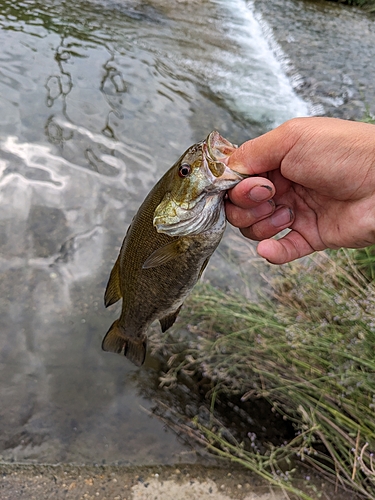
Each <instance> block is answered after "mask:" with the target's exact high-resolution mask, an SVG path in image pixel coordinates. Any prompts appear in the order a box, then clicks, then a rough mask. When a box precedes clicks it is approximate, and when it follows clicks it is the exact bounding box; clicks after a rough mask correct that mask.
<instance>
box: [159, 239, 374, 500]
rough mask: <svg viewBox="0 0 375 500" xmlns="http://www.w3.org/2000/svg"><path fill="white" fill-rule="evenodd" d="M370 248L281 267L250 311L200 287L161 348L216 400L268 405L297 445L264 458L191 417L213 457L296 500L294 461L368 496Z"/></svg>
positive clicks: (247, 442)
mask: <svg viewBox="0 0 375 500" xmlns="http://www.w3.org/2000/svg"><path fill="white" fill-rule="evenodd" d="M373 253H374V252H373V249H369V250H368V251H366V252H365V253H363V251H362V252H353V251H340V252H338V253H335V254H334V256H330V255H328V254H324V253H323V254H320V255H318V256H316V257H315V258H314V259H312V260H310V261H308V262H307V263H305V264H298V263H294V264H291V265H289V266H285V267H284V268H283V272H282V274H281V275H278V276H277V277H275V278H274V279H272V280H271V281H270V285H271V290H272V291H271V293H270V294H269V296H267V297H261V298H260V299H259V301H257V302H251V301H249V300H248V299H247V298H246V297H244V296H242V295H239V294H236V293H225V292H223V291H221V290H219V289H217V288H214V287H212V286H210V285H209V284H207V283H206V284H202V285H200V286H199V287H198V288H197V289H196V291H195V292H194V293H193V295H192V297H191V298H190V299H189V303H188V304H187V307H185V308H184V311H185V312H184V313H183V316H182V321H183V323H184V324H185V327H186V328H187V329H188V330H189V331H190V332H191V333H192V335H190V336H186V335H185V336H184V337H182V334H180V333H179V332H182V331H183V329H181V323H180V329H179V330H177V329H176V330H175V331H174V332H173V333H172V334H171V335H169V336H168V337H167V338H165V339H164V342H165V343H164V346H163V348H164V350H165V349H166V350H167V352H168V353H169V355H170V363H169V364H170V370H169V371H168V372H167V373H166V374H165V375H164V377H163V379H162V383H163V384H165V385H169V386H173V384H174V383H175V382H176V380H177V379H178V376H179V374H181V373H184V374H188V375H189V376H194V375H197V374H199V376H201V377H202V376H203V377H205V378H207V379H209V380H211V381H212V384H213V385H214V390H213V391H212V393H211V397H212V405H211V406H212V411H213V419H212V422H215V414H214V408H215V398H216V397H217V395H218V394H223V393H226V394H229V395H233V394H235V395H240V396H241V397H242V400H247V399H249V398H260V397H261V398H265V399H267V400H268V401H269V402H270V403H271V405H272V407H273V408H274V410H275V411H277V412H280V413H281V414H282V415H283V417H284V418H285V419H287V420H289V421H290V422H292V423H293V425H294V428H295V437H294V438H293V439H292V440H290V442H287V443H284V444H283V445H282V446H280V447H274V446H269V448H268V450H267V451H266V452H265V453H260V452H259V450H256V449H253V448H252V443H251V439H250V437H248V436H244V437H243V439H242V440H241V442H238V441H237V440H236V439H234V438H233V437H231V438H228V435H229V433H228V432H225V429H223V428H222V427H220V426H218V425H217V423H216V424H212V425H211V426H210V425H207V423H202V422H200V420H199V418H198V417H196V419H195V420H194V425H195V428H196V429H197V430H198V431H199V436H200V439H201V440H203V441H204V442H205V443H206V445H207V446H208V447H209V449H211V450H212V451H215V452H216V453H217V454H219V455H220V456H224V457H226V458H230V459H231V460H235V461H237V462H240V463H241V464H242V465H245V466H246V467H248V468H250V469H251V470H253V471H255V472H257V473H258V474H260V475H262V476H263V477H265V478H267V479H268V480H269V481H270V482H271V483H272V484H276V485H278V486H280V487H282V488H284V489H285V490H286V491H289V492H292V493H294V494H295V495H297V496H298V497H299V498H304V499H308V498H310V497H309V496H308V495H307V494H306V493H304V492H302V491H300V490H298V488H296V487H295V486H294V483H293V479H292V478H293V465H292V464H293V463H295V461H296V460H301V461H303V462H304V463H305V464H308V465H309V466H312V467H314V468H315V469H317V470H319V471H320V472H322V473H323V474H325V475H327V476H328V477H329V478H331V479H332V480H333V481H336V482H337V484H341V485H344V486H346V487H349V488H351V489H352V490H353V491H355V492H357V493H359V494H361V495H363V497H365V498H372V499H373V498H374V497H375V465H374V463H373V451H374V450H375V418H374V417H375V355H374V354H375V287H374V285H373V283H372V282H371V278H372V277H373V274H372V273H373V270H372V268H373V262H374V260H375V259H374V257H373Z"/></svg>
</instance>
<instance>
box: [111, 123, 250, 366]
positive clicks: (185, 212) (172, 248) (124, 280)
mask: <svg viewBox="0 0 375 500" xmlns="http://www.w3.org/2000/svg"><path fill="white" fill-rule="evenodd" d="M235 148H236V146H234V145H233V144H231V143H230V142H229V141H227V140H226V139H224V138H223V137H221V136H220V134H219V133H218V132H216V131H213V132H211V133H210V134H209V135H208V137H207V139H206V140H204V141H201V142H199V143H197V144H194V145H193V146H191V147H190V148H188V149H187V150H186V151H185V153H184V154H183V155H182V156H181V157H180V158H179V160H177V162H176V163H175V164H174V165H173V166H172V167H171V168H170V169H169V170H168V171H167V172H166V173H165V174H164V176H163V177H162V178H161V179H160V180H159V181H158V182H157V184H156V185H155V186H154V187H153V188H152V190H151V191H150V193H149V194H148V195H147V197H146V199H145V200H144V202H143V203H142V205H141V206H140V208H139V210H138V212H137V213H136V215H135V216H134V218H133V220H132V222H131V224H130V226H129V228H128V231H127V233H126V236H125V239H124V241H123V243H122V247H121V250H120V253H119V256H118V258H117V260H116V263H115V265H114V267H113V269H112V271H111V274H110V277H109V281H108V284H107V288H106V291H105V296H104V303H105V306H106V307H108V306H110V305H112V304H114V303H115V302H117V301H118V300H120V299H121V298H122V311H121V315H120V318H119V319H117V320H116V321H115V322H114V323H113V324H112V326H111V327H110V329H109V330H108V332H107V334H106V336H105V337H104V339H103V343H102V348H103V350H104V351H111V352H116V353H119V354H123V355H125V356H126V357H127V358H128V359H129V360H130V361H132V362H133V363H134V364H135V365H137V366H141V365H142V364H143V363H144V360H145V357H146V350H147V330H148V328H149V326H150V325H151V323H152V322H153V321H155V320H157V319H158V320H159V322H160V325H161V329H162V331H163V332H165V331H166V330H167V329H168V328H170V327H171V326H172V325H173V323H174V322H175V320H176V317H177V315H178V313H179V311H180V309H181V307H182V304H183V302H184V300H185V299H186V297H187V296H188V295H189V293H190V292H191V290H192V288H193V287H194V285H195V284H196V283H197V281H198V279H199V278H200V276H201V274H202V272H203V270H204V268H205V267H206V266H207V264H208V261H209V259H210V257H211V255H212V254H213V252H214V251H215V249H216V247H217V246H218V244H219V242H220V240H221V238H222V236H223V234H224V230H225V226H226V218H225V212H224V196H225V193H226V191H227V190H228V189H230V188H232V187H234V186H235V185H236V184H238V182H240V181H241V180H242V179H244V178H245V177H247V176H246V175H244V174H240V173H238V172H235V171H233V170H231V169H230V168H228V167H227V166H226V165H225V163H224V161H225V159H226V158H227V157H228V156H230V154H231V153H232V152H233V151H234V150H235Z"/></svg>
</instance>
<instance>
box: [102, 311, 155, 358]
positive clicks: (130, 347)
mask: <svg viewBox="0 0 375 500" xmlns="http://www.w3.org/2000/svg"><path fill="white" fill-rule="evenodd" d="M102 349H103V351H109V352H116V353H117V354H123V355H124V356H126V357H127V358H128V359H129V360H130V361H131V362H132V363H134V364H135V365H136V366H142V365H143V363H144V362H145V358H146V351H147V338H146V336H144V335H143V336H141V337H139V338H133V337H130V336H129V335H126V332H125V331H124V329H123V328H122V327H121V326H120V325H119V323H118V319H116V321H115V322H114V323H113V324H112V326H111V328H110V329H109V330H108V332H107V334H106V336H105V337H104V339H103V342H102Z"/></svg>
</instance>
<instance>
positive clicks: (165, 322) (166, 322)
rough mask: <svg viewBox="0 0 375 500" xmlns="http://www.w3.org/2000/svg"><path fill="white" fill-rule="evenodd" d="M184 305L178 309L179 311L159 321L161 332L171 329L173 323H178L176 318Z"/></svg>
mask: <svg viewBox="0 0 375 500" xmlns="http://www.w3.org/2000/svg"><path fill="white" fill-rule="evenodd" d="M181 307H182V305H180V307H179V308H178V309H177V311H175V312H173V313H172V314H168V316H164V318H161V319H159V323H160V326H161V331H162V332H163V333H164V332H165V331H167V330H168V328H170V327H171V326H172V325H173V323H174V322H175V321H176V318H177V316H178V313H179V312H180V310H181Z"/></svg>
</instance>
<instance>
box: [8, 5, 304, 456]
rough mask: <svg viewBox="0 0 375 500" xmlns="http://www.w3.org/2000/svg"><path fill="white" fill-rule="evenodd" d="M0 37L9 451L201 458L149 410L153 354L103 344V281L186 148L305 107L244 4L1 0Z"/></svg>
mask: <svg viewBox="0 0 375 500" xmlns="http://www.w3.org/2000/svg"><path fill="white" fill-rule="evenodd" d="M0 44H1V52H0V113H1V122H0V203H1V211H0V274H1V279H0V292H1V293H0V312H1V314H0V325H1V326H0V332H1V337H0V347H1V350H0V383H1V385H0V401H1V404H0V456H1V457H2V459H3V460H7V461H9V460H10V461H35V462H48V463H56V462H64V461H69V462H75V463H124V464H128V463H131V464H135V463H143V464H146V463H171V462H178V461H184V462H186V461H189V460H194V456H193V455H191V454H190V451H189V448H186V447H185V446H184V445H183V444H182V443H180V442H179V441H178V439H177V438H176V437H175V435H174V434H173V433H171V432H170V431H166V430H165V429H164V427H163V424H162V423H161V422H159V421H158V420H157V419H155V418H151V417H150V416H149V414H148V413H147V409H148V408H149V407H150V405H151V400H150V399H149V398H147V397H145V396H144V395H142V394H144V390H143V388H142V387H152V386H154V385H155V384H156V383H157V382H156V371H155V369H154V368H155V366H156V361H155V360H153V359H152V357H149V358H148V360H147V363H146V366H145V367H144V368H142V369H141V370H139V369H137V368H135V367H133V366H132V365H131V364H130V363H129V362H128V361H126V360H125V359H124V358H123V357H120V356H117V355H113V354H108V353H104V352H102V351H101V347H100V346H101V339H102V337H103V335H104V334H105V332H106V330H107V329H108V327H109V325H110V324H111V322H112V321H113V320H114V319H115V318H116V317H117V315H118V308H117V309H116V308H113V309H111V310H105V309H104V306H103V292H104V288H105V284H106V280H107V278H108V275H109V272H110V269H111V267H112V264H113V262H114V260H115V258H116V256H117V253H118V249H119V246H120V244H121V241H122V238H123V236H124V234H125V232H126V229H127V226H128V224H129V222H130V221H131V218H132V216H133V215H134V212H135V211H136V209H137V207H138V206H139V204H140V202H141V201H142V199H143V198H144V196H145V194H146V193H147V192H148V190H149V189H150V188H151V187H152V185H153V184H154V183H155V181H156V180H157V179H158V177H160V175H161V174H162V173H163V172H164V171H165V170H166V169H167V168H169V166H170V165H171V164H172V163H173V162H174V161H175V160H176V158H177V157H178V156H179V155H180V154H181V153H182V151H183V150H185V149H186V148H187V147H188V146H190V145H191V144H192V143H193V142H195V141H197V140H201V139H203V138H204V137H205V136H206V135H207V134H208V132H210V131H211V130H213V129H217V130H219V131H220V132H221V133H222V135H224V137H227V138H228V139H230V140H231V141H233V142H237V143H240V142H242V141H244V140H246V139H248V138H249V137H253V136H255V135H257V134H259V133H262V132H264V131H266V130H268V129H270V128H272V127H274V126H275V125H277V124H278V123H281V122H283V121H284V120H286V119H288V118H290V117H292V116H301V115H306V114H308V107H307V105H306V103H305V102H303V101H302V100H301V99H300V98H299V97H297V96H296V95H295V93H294V91H293V89H292V86H291V84H290V83H289V81H288V79H287V78H286V76H285V75H284V73H283V70H282V67H281V65H280V62H279V61H278V60H277V59H276V58H275V56H274V54H273V52H272V50H271V49H270V46H269V44H268V41H267V40H266V38H265V36H264V33H263V31H262V28H261V26H260V25H259V23H258V21H257V20H256V18H255V17H254V15H253V13H252V10H251V7H250V6H248V5H246V3H245V2H244V1H243V0H213V1H196V2H195V1H189V2H168V1H156V0H155V1H152V0H151V1H149V2H147V3H145V2H138V1H131V0H124V1H115V0H114V1H110V0H109V1H108V0H103V1H95V0H91V1H90V0H85V1H84V0H78V1H77V0H75V1H74V2H73V1H64V2H60V1H54V0H46V1H43V2H39V1H37V0H24V1H18V2H14V1H7V0H0ZM216 259H218V257H216Z"/></svg>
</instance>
